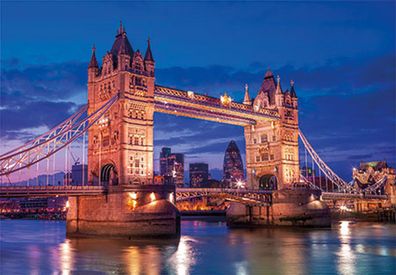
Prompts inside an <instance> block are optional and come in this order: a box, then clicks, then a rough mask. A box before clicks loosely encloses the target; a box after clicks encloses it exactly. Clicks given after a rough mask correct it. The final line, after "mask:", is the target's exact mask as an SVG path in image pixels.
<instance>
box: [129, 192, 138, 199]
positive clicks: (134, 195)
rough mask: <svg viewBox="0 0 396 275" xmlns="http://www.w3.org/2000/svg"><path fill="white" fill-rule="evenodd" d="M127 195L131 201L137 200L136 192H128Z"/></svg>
mask: <svg viewBox="0 0 396 275" xmlns="http://www.w3.org/2000/svg"><path fill="white" fill-rule="evenodd" d="M128 195H129V197H130V198H131V199H133V200H136V199H137V193H136V192H129V193H128Z"/></svg>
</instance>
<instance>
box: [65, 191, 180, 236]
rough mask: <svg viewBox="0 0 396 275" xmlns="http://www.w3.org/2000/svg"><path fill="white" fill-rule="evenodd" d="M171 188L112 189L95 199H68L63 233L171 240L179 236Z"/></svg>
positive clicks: (178, 217) (178, 224)
mask: <svg viewBox="0 0 396 275" xmlns="http://www.w3.org/2000/svg"><path fill="white" fill-rule="evenodd" d="M174 202H175V187H174V186H166V185H165V186H164V185H145V186H135V187H133V186H130V187H123V186H120V187H117V186H113V187H111V188H110V189H109V191H108V193H107V194H103V195H99V196H79V197H69V210H68V213H67V219H66V233H67V236H70V237H80V236H108V237H120V238H129V239H132V238H138V237H161V236H166V237H172V236H178V235H179V234H180V216H179V212H178V210H177V209H176V207H175V205H174Z"/></svg>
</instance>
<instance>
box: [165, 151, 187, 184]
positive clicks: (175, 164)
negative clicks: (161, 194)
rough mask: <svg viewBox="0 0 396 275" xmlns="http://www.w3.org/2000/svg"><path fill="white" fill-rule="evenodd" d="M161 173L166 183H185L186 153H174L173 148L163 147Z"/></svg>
mask: <svg viewBox="0 0 396 275" xmlns="http://www.w3.org/2000/svg"><path fill="white" fill-rule="evenodd" d="M160 174H161V176H163V177H164V180H165V184H170V183H174V184H176V185H177V186H178V187H183V185H184V154H180V153H173V154H172V152H171V148H168V147H163V148H162V150H161V152H160Z"/></svg>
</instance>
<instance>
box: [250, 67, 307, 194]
mask: <svg viewBox="0 0 396 275" xmlns="http://www.w3.org/2000/svg"><path fill="white" fill-rule="evenodd" d="M290 84H291V87H290V90H286V91H285V92H283V91H282V88H281V85H280V78H279V76H278V77H277V80H276V81H275V77H274V75H273V73H272V72H271V71H267V72H266V74H265V76H264V80H263V83H262V85H261V87H260V90H259V91H258V94H257V96H256V98H255V99H254V102H253V103H252V102H251V101H250V98H249V95H248V91H247V89H246V91H245V100H244V104H249V105H250V104H253V109H254V110H255V111H258V110H259V109H260V108H270V109H275V110H278V112H279V115H280V120H278V121H271V122H270V121H257V124H256V125H252V126H245V140H246V172H247V181H248V187H249V188H255V189H256V188H259V189H280V188H281V187H283V186H285V185H288V184H291V183H293V182H297V181H299V175H300V171H299V157H298V102H297V95H296V92H295V90H294V83H293V81H291V83H290Z"/></svg>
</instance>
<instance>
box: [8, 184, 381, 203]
mask: <svg viewBox="0 0 396 275" xmlns="http://www.w3.org/2000/svg"><path fill="white" fill-rule="evenodd" d="M124 190H125V191H137V190H143V189H141V188H140V189H136V190H135V189H133V186H131V187H126V188H124ZM105 191H106V189H105V187H103V186H1V187H0V198H17V197H54V196H93V195H101V194H104V193H105ZM219 194H228V195H230V196H233V197H240V198H244V199H246V200H252V201H261V202H264V201H265V202H268V200H269V199H268V195H271V194H272V192H271V191H266V190H249V189H231V188H176V196H177V198H178V200H179V201H180V200H185V199H189V198H194V197H202V196H210V195H219ZM322 198H323V199H324V200H338V199H364V200H386V199H387V198H388V197H387V196H386V195H364V194H349V193H330V192H323V193H322Z"/></svg>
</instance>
